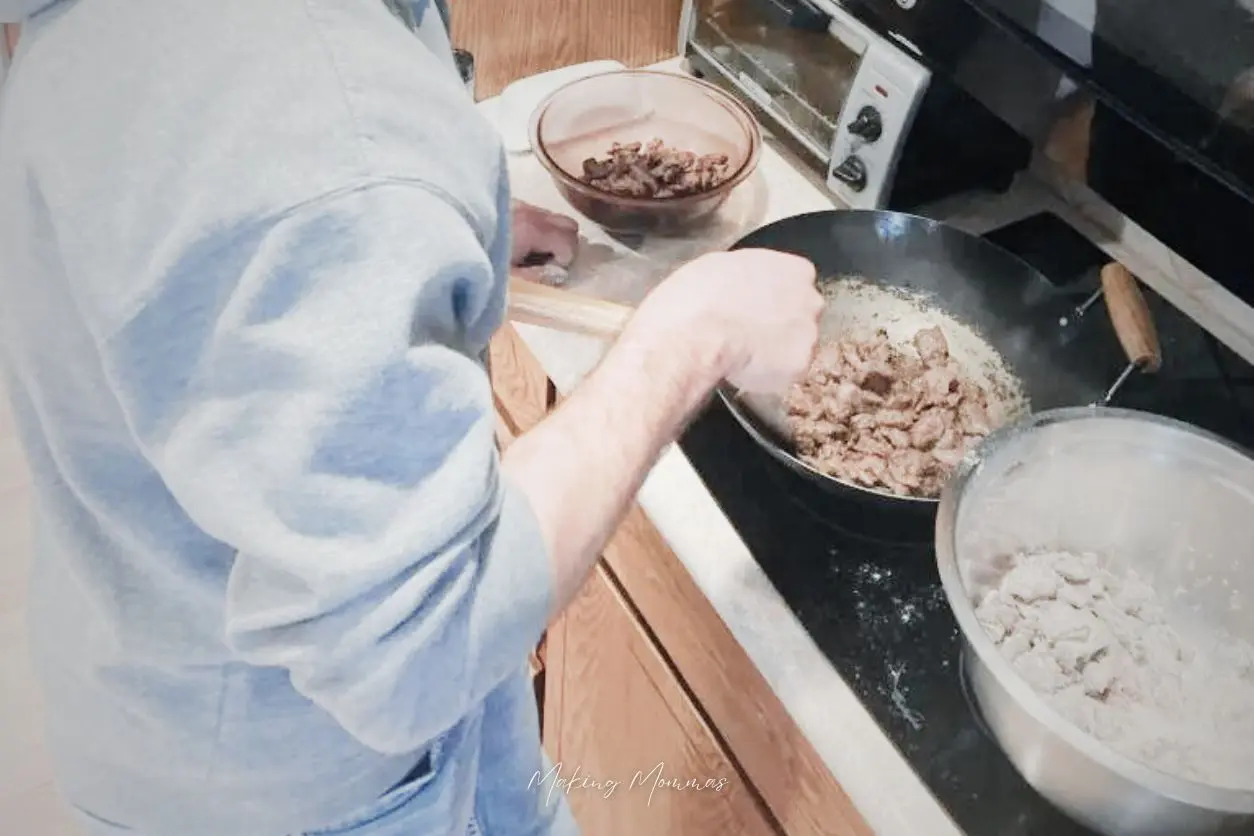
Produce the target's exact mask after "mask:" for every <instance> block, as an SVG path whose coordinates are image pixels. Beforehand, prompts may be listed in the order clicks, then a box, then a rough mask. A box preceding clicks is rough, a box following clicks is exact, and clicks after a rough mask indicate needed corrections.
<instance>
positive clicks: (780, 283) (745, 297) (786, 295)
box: [637, 250, 823, 394]
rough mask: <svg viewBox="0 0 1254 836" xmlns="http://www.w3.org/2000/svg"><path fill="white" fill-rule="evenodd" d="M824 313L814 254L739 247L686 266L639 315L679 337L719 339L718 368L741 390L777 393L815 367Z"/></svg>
mask: <svg viewBox="0 0 1254 836" xmlns="http://www.w3.org/2000/svg"><path fill="white" fill-rule="evenodd" d="M822 312H823V296H822V294H821V293H820V292H819V291H818V289H817V288H816V286H815V268H814V265H813V264H811V263H810V262H809V261H808V260H807V259H804V258H801V257H800V256H796V255H791V254H789V253H781V252H775V251H773V250H733V251H731V252H720V253H711V254H709V255H705V256H701V257H700V258H697V259H695V260H693V261H690V262H688V263H687V264H685V265H684V266H683V267H680V268H679V269H678V270H676V271H675V272H674V273H673V274H671V276H670V277H669V278H667V279H665V280H664V281H663V282H662V283H661V284H660V285H658V287H657V288H656V289H655V290H654V291H653V293H651V294H649V296H648V298H646V299H645V301H644V303H643V304H642V305H641V306H640V308H639V310H638V312H637V318H641V317H643V318H644V320H645V323H646V325H647V326H648V327H656V328H658V329H659V331H660V332H661V333H662V334H668V335H669V338H670V339H672V340H675V341H676V342H680V341H682V340H685V339H687V340H697V341H703V342H704V344H705V345H711V344H712V345H714V346H715V351H716V356H717V357H718V360H717V361H716V364H717V366H718V368H717V369H716V373H717V374H719V375H720V376H721V377H725V378H726V379H727V381H728V382H729V383H731V384H732V385H733V386H735V387H737V388H738V389H741V390H742V391H745V392H757V393H768V394H778V393H782V392H784V391H786V390H787V389H788V387H789V386H791V385H792V384H793V383H795V382H796V381H797V380H799V379H800V378H801V377H802V376H803V375H804V374H805V372H806V370H807V369H808V368H809V365H810V361H811V360H812V359H813V357H814V352H815V349H816V347H817V343H818V337H819V317H820V315H821V314H822Z"/></svg>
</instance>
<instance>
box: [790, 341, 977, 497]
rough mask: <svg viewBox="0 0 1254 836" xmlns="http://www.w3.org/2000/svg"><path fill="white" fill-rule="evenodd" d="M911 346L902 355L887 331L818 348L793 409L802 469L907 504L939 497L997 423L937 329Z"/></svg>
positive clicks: (793, 400) (795, 393)
mask: <svg viewBox="0 0 1254 836" xmlns="http://www.w3.org/2000/svg"><path fill="white" fill-rule="evenodd" d="M912 343H913V345H912V346H910V347H906V348H898V347H896V346H894V345H893V344H892V343H891V342H890V341H889V338H888V335H887V334H886V333H885V332H884V331H882V330H881V331H878V332H876V333H875V334H873V335H871V336H870V337H868V338H847V339H842V340H837V341H834V342H829V343H826V344H824V345H823V346H821V347H820V349H819V352H818V354H817V356H816V357H815V359H814V362H813V363H812V364H811V366H810V371H809V373H808V374H807V376H806V378H805V379H804V380H803V381H802V382H801V383H799V384H798V385H797V386H796V387H794V389H793V391H792V392H791V393H790V394H789V397H788V401H787V406H788V421H789V426H790V429H791V430H792V435H793V443H794V445H795V446H796V451H797V454H798V455H799V456H800V457H801V459H802V460H803V461H805V462H807V463H808V464H810V465H811V466H813V467H815V468H816V469H818V470H819V471H821V472H823V473H826V474H828V475H830V476H834V477H836V478H837V479H842V480H845V481H848V482H854V483H857V484H859V485H863V486H865V487H868V488H882V489H887V490H889V491H892V492H893V493H895V494H899V495H902V496H920V497H935V496H937V495H938V494H939V493H940V490H941V487H942V486H943V485H944V484H945V480H946V479H948V478H949V475H950V474H951V473H952V472H953V470H954V468H955V467H956V466H957V465H958V463H959V462H960V461H962V458H963V456H964V455H965V454H966V452H967V450H969V449H971V447H972V446H973V445H975V444H976V443H978V442H979V440H980V439H982V438H983V437H984V436H986V435H988V434H989V432H991V431H992V429H993V424H994V420H993V418H992V417H990V401H989V395H988V392H986V391H985V390H984V389H983V388H982V387H981V386H980V385H978V384H976V383H975V382H973V381H972V380H971V379H970V378H968V377H966V376H964V375H963V373H962V370H961V369H960V368H959V366H958V363H957V362H956V361H955V360H954V359H953V358H952V357H950V355H949V345H948V343H947V342H946V340H945V335H944V333H942V332H941V330H940V328H936V327H932V328H926V329H924V330H921V331H919V332H917V333H916V334H915V335H914V339H913V341H912ZM911 349H913V350H911Z"/></svg>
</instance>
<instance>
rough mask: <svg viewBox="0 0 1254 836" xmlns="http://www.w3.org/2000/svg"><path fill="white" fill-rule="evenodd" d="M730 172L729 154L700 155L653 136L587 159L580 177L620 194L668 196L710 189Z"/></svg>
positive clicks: (625, 195)
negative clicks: (601, 155)
mask: <svg viewBox="0 0 1254 836" xmlns="http://www.w3.org/2000/svg"><path fill="white" fill-rule="evenodd" d="M730 175H731V171H730V166H729V164H728V160H727V155H726V154H704V155H700V156H698V155H697V154H694V153H692V152H691V151H681V150H678V149H675V148H668V147H667V146H666V144H665V143H664V142H662V140H660V139H653V140H650V141H649V142H647V143H644V144H641V143H639V142H629V143H626V144H620V143H617V142H616V143H614V144H613V145H611V146H610V150H609V153H607V154H606V155H605V156H604V157H589V158H588V159H586V160H584V161H583V176H582V177H581V178H580V179H581V180H583V182H585V183H587V184H588V185H589V186H592V187H593V188H595V189H599V190H600V191H603V192H608V193H609V194H612V195H616V196H618V197H646V198H668V197H687V196H688V195H694V194H701V193H703V192H708V191H710V190H711V189H714V188H716V187H718V186H720V185H722V184H723V183H724V182H725V181H726V180H727V178H728V177H729V176H730Z"/></svg>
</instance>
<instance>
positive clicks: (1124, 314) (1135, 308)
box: [1102, 263, 1163, 374]
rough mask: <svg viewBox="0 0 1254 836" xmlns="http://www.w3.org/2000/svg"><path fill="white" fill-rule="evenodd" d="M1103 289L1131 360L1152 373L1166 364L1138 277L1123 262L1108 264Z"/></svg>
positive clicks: (1113, 323) (1120, 339) (1107, 308)
mask: <svg viewBox="0 0 1254 836" xmlns="http://www.w3.org/2000/svg"><path fill="white" fill-rule="evenodd" d="M1102 292H1103V293H1104V295H1105V297H1106V312H1107V313H1109V314H1110V324H1111V325H1113V326H1114V327H1115V335H1116V336H1117V337H1119V344H1120V345H1122V346H1123V350H1124V353H1125V354H1127V355H1128V362H1130V363H1135V364H1136V365H1138V366H1139V367H1140V368H1141V370H1142V371H1144V372H1148V373H1150V374H1152V373H1154V372H1156V371H1158V370H1159V369H1160V368H1162V365H1163V350H1162V346H1161V345H1159V342H1158V331H1157V329H1156V328H1155V327H1154V318H1153V317H1152V316H1151V315H1150V309H1149V305H1148V304H1147V303H1146V301H1145V295H1144V294H1142V293H1141V287H1140V285H1139V284H1137V280H1136V277H1135V276H1133V275H1132V274H1131V273H1130V272H1128V268H1126V267H1124V266H1123V265H1122V264H1116V263H1112V264H1107V265H1106V266H1105V267H1103V268H1102Z"/></svg>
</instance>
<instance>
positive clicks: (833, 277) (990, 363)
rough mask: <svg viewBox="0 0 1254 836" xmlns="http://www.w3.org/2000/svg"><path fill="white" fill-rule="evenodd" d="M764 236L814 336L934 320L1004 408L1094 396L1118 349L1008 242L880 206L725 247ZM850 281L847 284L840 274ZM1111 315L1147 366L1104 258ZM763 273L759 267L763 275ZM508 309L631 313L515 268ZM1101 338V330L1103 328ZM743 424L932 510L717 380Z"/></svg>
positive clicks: (773, 229)
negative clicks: (801, 286)
mask: <svg viewBox="0 0 1254 836" xmlns="http://www.w3.org/2000/svg"><path fill="white" fill-rule="evenodd" d="M745 248H766V249H773V250H779V251H783V252H790V253H794V254H796V255H800V256H804V257H805V258H808V259H809V260H810V261H811V262H813V263H814V265H815V267H816V268H817V272H818V276H819V279H818V282H819V285H820V289H821V290H823V292H824V294H825V296H827V299H828V302H827V306H826V309H825V312H824V315H823V319H822V321H821V324H820V340H830V339H834V338H837V337H838V336H840V335H842V334H844V333H846V332H847V330H848V329H850V328H856V327H867V326H869V327H870V328H872V329H874V328H878V327H885V329H886V330H888V331H889V334H890V339H892V340H893V341H894V342H897V341H898V340H899V339H901V338H904V339H909V337H910V336H912V335H913V333H914V331H916V330H918V329H920V328H926V327H928V326H929V325H932V324H937V323H939V324H940V325H941V327H942V330H943V331H945V335H946V337H947V338H948V340H949V342H950V346H951V351H952V353H953V356H954V357H955V359H956V360H958V361H959V363H960V364H961V365H962V366H963V370H964V372H966V373H967V374H969V375H970V376H971V377H973V378H975V379H976V380H977V381H978V382H981V383H984V384H985V385H986V388H987V387H988V385H989V384H992V385H993V387H994V388H1000V389H1001V390H1002V394H1003V396H1004V398H1003V401H1004V403H1005V405H1006V407H1007V410H1006V411H1007V414H1006V415H1005V416H1004V417H1005V418H1007V419H1010V420H1013V419H1014V418H1016V417H1018V416H1019V415H1022V414H1024V413H1026V412H1028V411H1029V410H1040V409H1051V408H1055V407H1062V406H1076V405H1082V404H1089V403H1096V402H1100V401H1102V400H1103V395H1104V394H1105V393H1106V392H1107V390H1108V388H1109V386H1110V383H1111V381H1112V379H1114V378H1115V377H1116V376H1117V375H1118V371H1119V368H1121V367H1122V365H1123V364H1124V363H1125V362H1126V360H1124V358H1123V357H1122V356H1118V357H1115V358H1111V357H1110V356H1109V351H1107V352H1106V353H1105V355H1102V354H1101V352H1097V351H1094V350H1087V349H1092V348H1093V346H1094V343H1093V342H1092V340H1089V341H1088V343H1087V349H1086V344H1085V341H1084V340H1081V341H1080V342H1079V344H1076V343H1075V340H1074V339H1073V336H1074V335H1072V334H1070V333H1069V331H1068V329H1065V328H1060V327H1059V323H1060V320H1065V319H1066V317H1067V316H1068V315H1071V314H1074V313H1075V308H1076V306H1075V300H1074V297H1073V295H1071V294H1068V293H1063V292H1061V291H1060V290H1059V289H1058V288H1057V287H1055V286H1054V285H1053V284H1052V283H1050V282H1049V281H1048V280H1047V279H1046V278H1045V277H1044V276H1042V275H1041V274H1040V273H1039V272H1037V271H1036V270H1035V269H1034V268H1032V267H1031V266H1029V265H1028V264H1027V263H1026V262H1024V261H1022V260H1020V259H1019V258H1017V257H1016V256H1014V255H1012V254H1011V253H1009V252H1008V251H1006V250H1004V249H1002V248H1000V247H998V246H997V245H995V244H993V243H991V242H989V241H987V240H985V239H983V238H980V237H978V236H975V235H971V234H969V233H966V232H963V231H962V230H959V229H957V228H955V227H952V226H949V225H947V224H944V223H941V222H938V221H934V220H930V219H927V218H922V217H918V216H914V215H908V214H903V213H899V212H890V211H883V210H843V211H823V212H814V213H809V214H804V215H796V216H793V217H789V218H784V219H782V220H779V221H776V222H774V223H771V224H768V225H767V226H764V227H761V228H760V229H758V230H756V231H754V232H752V233H750V234H748V235H746V236H745V237H744V238H742V239H741V240H740V241H738V242H737V243H736V244H734V245H733V246H732V248H731V249H733V250H734V249H745ZM851 277H858V278H859V279H860V280H861V281H860V282H859V283H858V284H859V285H860V286H859V287H858V288H857V292H850V290H849V288H850V283H849V281H848V280H849V279H850V278H851ZM1102 278H1103V285H1104V287H1105V290H1106V294H1105V295H1106V300H1107V305H1108V307H1109V308H1110V313H1111V320H1112V322H1114V323H1115V326H1116V330H1117V332H1118V333H1119V336H1120V342H1121V343H1122V344H1123V346H1124V350H1125V351H1126V352H1127V353H1128V357H1129V358H1130V359H1134V361H1135V362H1137V363H1140V364H1143V365H1146V366H1148V367H1151V368H1152V367H1153V366H1154V364H1155V362H1156V360H1155V359H1154V358H1155V357H1156V352H1157V350H1158V349H1157V344H1156V340H1155V338H1154V335H1153V332H1152V322H1150V320H1149V317H1148V310H1147V308H1146V307H1145V301H1144V298H1143V297H1141V295H1140V292H1139V290H1138V289H1137V288H1136V284H1135V279H1133V278H1132V277H1131V275H1130V274H1128V273H1127V271H1125V270H1122V268H1117V269H1107V270H1103V273H1102ZM763 280H764V281H769V277H763ZM510 297H511V298H510V318H511V319H513V320H515V321H519V322H524V323H531V324H536V325H542V326H545V327H550V328H556V329H559V330H566V331H574V332H578V333H584V334H589V335H592V336H598V337H607V338H608V337H614V336H616V335H617V334H618V332H619V331H620V330H621V329H622V327H623V325H624V324H625V323H626V320H627V318H628V316H629V315H630V313H631V311H630V309H628V308H626V307H624V306H622V305H618V304H616V303H612V302H607V301H604V300H599V299H593V298H590V297H586V296H581V295H578V294H575V293H572V292H569V291H562V290H557V289H554V288H548V287H544V286H540V285H535V284H532V283H529V282H525V281H522V280H515V281H514V282H513V283H512V286H511V294H510ZM1106 342H1107V343H1108V342H1109V340H1106ZM718 394H719V396H720V397H721V398H722V400H723V401H724V402H725V404H726V405H727V408H728V409H729V410H730V412H731V414H732V415H733V416H734V417H735V418H736V420H737V421H738V422H739V423H740V425H741V426H742V427H743V428H744V429H745V431H746V432H747V433H748V434H749V435H750V436H751V437H752V438H753V439H754V440H755V441H756V442H757V443H758V444H759V445H760V446H761V447H762V448H763V449H765V450H766V451H767V452H768V453H769V454H770V455H771V456H773V457H774V458H775V459H776V460H778V461H779V462H781V463H783V464H784V465H785V466H786V467H788V468H789V469H790V470H792V471H793V472H795V473H796V474H798V475H800V476H801V477H803V478H805V479H807V480H809V481H810V482H812V483H814V484H815V485H817V486H819V487H821V488H822V489H824V490H825V491H827V492H829V493H832V494H835V495H838V496H844V497H849V498H853V499H856V500H859V501H864V502H869V503H872V504H874V505H880V506H887V507H892V508H896V509H906V510H913V511H915V512H917V513H919V514H922V515H926V516H927V517H929V518H930V517H931V516H933V515H934V514H935V509H936V504H937V499H936V498H931V497H913V496H901V495H898V494H894V493H891V492H890V491H888V490H886V489H879V488H869V487H865V486H862V485H859V484H856V483H853V482H848V481H844V480H841V479H837V478H835V477H832V476H829V475H827V474H825V473H822V472H821V471H819V470H817V469H816V468H814V467H812V466H810V465H809V464H807V463H806V462H804V461H803V460H802V459H801V458H799V457H798V456H797V455H796V454H795V453H794V450H793V445H792V444H791V442H790V440H789V437H788V433H787V429H786V424H785V422H784V417H785V416H784V412H783V409H782V406H781V402H780V400H779V399H778V398H764V397H760V396H747V395H742V394H740V393H737V392H735V391H733V390H732V389H731V388H730V387H729V386H727V385H724V386H722V387H720V389H719V390H718Z"/></svg>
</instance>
